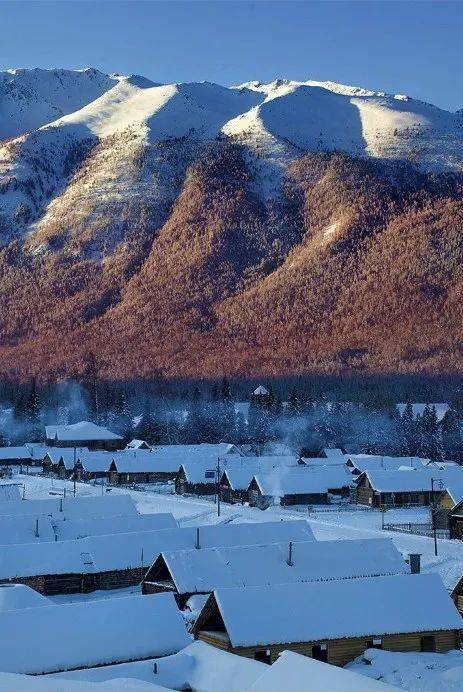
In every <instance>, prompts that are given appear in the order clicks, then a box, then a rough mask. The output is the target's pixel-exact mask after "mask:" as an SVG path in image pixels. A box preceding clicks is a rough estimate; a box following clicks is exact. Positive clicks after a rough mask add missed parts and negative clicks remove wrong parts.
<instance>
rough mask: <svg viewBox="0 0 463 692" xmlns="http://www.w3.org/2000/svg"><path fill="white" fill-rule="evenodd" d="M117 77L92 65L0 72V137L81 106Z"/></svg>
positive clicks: (21, 131)
mask: <svg viewBox="0 0 463 692" xmlns="http://www.w3.org/2000/svg"><path fill="white" fill-rule="evenodd" d="M120 79H121V77H120V76H117V77H116V76H109V75H107V74H104V73H103V72H100V71H99V70H96V69H95V68H85V69H82V70H63V69H53V70H44V69H40V68H35V69H32V70H28V69H23V68H14V69H8V70H5V71H3V72H0V140H2V139H7V138H10V137H17V136H18V135H21V134H24V133H26V132H31V131H33V130H35V129H37V128H39V127H41V126H42V125H45V124H46V123H49V122H51V121H53V120H56V119H57V118H59V117H61V116H63V115H66V114H68V113H72V112H73V111H75V110H78V109H79V108H82V106H84V105H86V104H87V103H90V102H91V101H94V100H95V99H96V98H98V97H99V96H101V94H103V93H104V92H105V91H107V90H108V89H111V88H112V87H113V86H114V85H115V84H117V83H118V81H119V80H120Z"/></svg>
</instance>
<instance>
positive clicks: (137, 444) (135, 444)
mask: <svg viewBox="0 0 463 692" xmlns="http://www.w3.org/2000/svg"><path fill="white" fill-rule="evenodd" d="M127 449H151V445H149V444H148V443H147V442H145V440H137V439H134V440H130V442H129V443H128V444H127Z"/></svg>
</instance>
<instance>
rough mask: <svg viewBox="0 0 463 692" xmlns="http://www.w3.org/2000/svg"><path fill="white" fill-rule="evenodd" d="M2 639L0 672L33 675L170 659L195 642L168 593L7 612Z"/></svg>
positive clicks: (0, 625)
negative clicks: (164, 658)
mask: <svg viewBox="0 0 463 692" xmlns="http://www.w3.org/2000/svg"><path fill="white" fill-rule="evenodd" d="M0 639H1V641H2V646H1V647H0V669H1V670H2V671H5V672H12V673H32V674H33V673H35V674H41V673H52V672H57V671H60V670H68V669H72V668H81V667H89V666H97V665H105V664H108V665H109V664H111V663H118V662H123V661H132V660H139V659H142V658H149V657H153V656H164V655H168V654H173V653H175V652H177V651H179V650H180V649H182V648H183V647H184V646H187V645H188V644H189V643H190V642H191V637H190V635H188V634H187V631H186V629H185V625H184V622H183V618H182V616H181V613H180V611H179V610H178V608H177V605H176V603H175V600H174V597H173V596H172V594H167V593H165V594H156V595H154V596H141V595H136V596H127V597H123V598H108V599H103V600H101V601H92V602H91V603H86V602H80V603H72V604H66V605H50V606H44V607H43V608H25V609H22V610H16V611H10V612H3V613H0ZM18 643H20V645H18ZM38 643H40V645H38Z"/></svg>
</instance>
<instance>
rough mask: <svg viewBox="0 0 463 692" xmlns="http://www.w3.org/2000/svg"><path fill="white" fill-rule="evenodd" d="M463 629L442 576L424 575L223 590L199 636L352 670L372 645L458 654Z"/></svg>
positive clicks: (243, 652) (269, 659)
mask: <svg viewBox="0 0 463 692" xmlns="http://www.w3.org/2000/svg"><path fill="white" fill-rule="evenodd" d="M423 603H425V604H426V607H423ZM362 604H364V605H365V607H363V606H362ZM462 624H463V620H462V618H461V616H460V614H459V613H458V611H457V609H456V608H455V605H454V604H453V602H452V599H451V598H450V597H449V595H448V593H447V591H446V589H445V587H444V585H443V584H442V581H441V579H440V577H439V576H438V575H437V574H416V575H399V576H392V577H373V578H368V579H341V580H339V581H332V582H318V583H303V584H291V586H290V587H288V585H284V584H281V585H273V586H263V587H262V586H260V587H254V588H239V589H238V588H237V589H233V588H231V589H217V590H216V591H214V593H212V594H211V595H210V596H209V598H208V600H207V601H206V604H205V605H204V607H203V609H202V611H201V612H200V614H199V616H198V619H197V620H196V623H195V624H194V626H193V634H194V636H195V638H196V639H200V640H202V641H204V642H206V643H209V644H212V645H213V646H217V647H218V648H221V649H224V650H226V651H230V652H232V653H235V654H238V655H240V656H246V657H248V658H253V659H255V660H258V661H263V662H265V663H273V662H274V661H276V659H277V658H278V655H279V654H280V653H281V652H282V651H284V650H290V651H294V652H296V653H300V654H304V655H305V656H310V657H312V658H315V659H317V660H320V661H325V662H327V663H332V664H334V665H339V666H344V665H345V664H346V663H349V662H350V661H352V660H353V659H354V658H356V657H357V656H360V655H361V654H363V652H364V651H365V650H366V649H367V648H372V647H377V648H382V649H385V650H389V651H397V652H399V651H437V652H445V651H450V650H452V649H458V648H459V647H460V629H461V627H462Z"/></svg>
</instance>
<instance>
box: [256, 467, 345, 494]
mask: <svg viewBox="0 0 463 692" xmlns="http://www.w3.org/2000/svg"><path fill="white" fill-rule="evenodd" d="M254 478H255V480H256V483H257V485H258V487H259V489H260V491H261V493H262V495H266V496H271V497H284V496H285V495H303V494H321V493H326V492H328V490H330V489H337V488H342V487H346V488H347V487H348V486H349V485H350V483H351V482H352V477H351V475H350V474H349V473H348V472H347V470H346V469H345V468H344V467H342V466H330V467H326V468H324V469H322V468H319V469H317V470H316V471H315V470H311V469H310V468H304V467H297V468H290V469H288V468H285V469H274V470H273V471H271V472H270V473H267V474H265V473H262V472H259V473H258V474H256V475H255V476H254Z"/></svg>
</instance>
